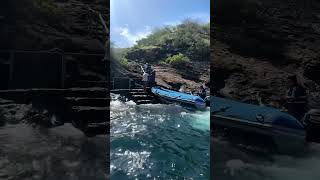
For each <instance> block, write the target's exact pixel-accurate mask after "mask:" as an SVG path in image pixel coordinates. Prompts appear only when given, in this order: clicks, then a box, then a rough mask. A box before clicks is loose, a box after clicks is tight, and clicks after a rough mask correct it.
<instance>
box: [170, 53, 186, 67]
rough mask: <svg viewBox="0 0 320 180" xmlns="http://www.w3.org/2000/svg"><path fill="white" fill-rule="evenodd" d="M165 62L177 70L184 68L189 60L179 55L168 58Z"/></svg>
mask: <svg viewBox="0 0 320 180" xmlns="http://www.w3.org/2000/svg"><path fill="white" fill-rule="evenodd" d="M165 62H166V63H168V64H170V65H171V66H172V67H176V68H178V67H184V66H186V65H187V64H189V63H190V59H189V58H188V57H187V56H185V55H183V54H181V53H179V54H176V55H173V56H171V57H168V58H167V59H166V61H165Z"/></svg>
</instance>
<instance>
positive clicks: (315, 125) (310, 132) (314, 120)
mask: <svg viewBox="0 0 320 180" xmlns="http://www.w3.org/2000/svg"><path fill="white" fill-rule="evenodd" d="M303 122H304V125H305V128H306V140H307V141H308V142H316V143H320V109H311V110H310V111H309V112H307V113H306V115H305V117H304V121H303Z"/></svg>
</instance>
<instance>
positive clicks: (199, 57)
mask: <svg viewBox="0 0 320 180" xmlns="http://www.w3.org/2000/svg"><path fill="white" fill-rule="evenodd" d="M119 51H121V52H119ZM112 56H114V57H113V58H112V59H116V60H117V61H118V62H120V63H121V64H123V65H125V66H126V65H128V64H130V62H135V63H145V62H148V63H151V64H160V65H170V66H172V67H175V68H178V67H180V66H185V65H187V64H188V63H190V62H192V61H209V59H210V24H209V23H206V24H200V23H198V22H196V21H192V20H185V21H183V22H182V23H181V24H179V25H177V26H166V27H163V28H158V29H155V30H154V31H153V33H152V34H150V35H149V36H147V37H146V38H143V39H141V40H139V41H137V44H136V45H134V46H133V47H132V48H127V49H122V50H121V49H116V50H114V54H113V55H112Z"/></svg>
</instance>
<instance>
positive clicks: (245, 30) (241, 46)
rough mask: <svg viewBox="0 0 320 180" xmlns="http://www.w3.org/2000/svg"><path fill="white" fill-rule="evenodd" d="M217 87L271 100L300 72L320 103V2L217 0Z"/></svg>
mask: <svg viewBox="0 0 320 180" xmlns="http://www.w3.org/2000/svg"><path fill="white" fill-rule="evenodd" d="M214 5H215V7H214V16H213V20H212V26H211V44H212V46H211V47H212V58H211V63H212V70H211V82H212V85H213V87H214V88H215V89H216V91H217V92H219V93H220V94H221V95H223V96H227V97H231V98H234V99H238V100H243V101H248V102H255V101H256V100H257V98H258V99H259V98H261V99H262V101H263V103H265V104H269V103H270V102H271V101H272V100H273V99H277V98H279V97H282V96H283V95H284V94H285V92H286V88H287V77H288V76H289V75H292V74H296V75H297V77H298V79H299V82H300V83H301V84H302V85H303V86H305V87H306V88H307V90H308V93H309V100H310V106H311V107H315V106H318V105H319V102H318V99H319V90H320V83H319V77H320V76H319V75H320V53H319V52H320V46H319V45H320V2H319V1H315V0H306V1H289V0H280V1H275V0H270V1H269V0H268V1H267V0H261V1H256V0H254V1H249V0H240V1H233V0H225V1H224V2H222V1H220V2H217V3H215V4H214Z"/></svg>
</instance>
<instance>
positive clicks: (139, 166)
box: [110, 95, 210, 180]
mask: <svg viewBox="0 0 320 180" xmlns="http://www.w3.org/2000/svg"><path fill="white" fill-rule="evenodd" d="M209 114H210V112H209V110H207V111H204V112H200V111H199V112H190V111H188V110H186V109H184V108H182V107H180V106H177V105H161V104H156V105H135V104H134V103H133V102H121V101H118V100H117V97H116V96H114V95H113V100H112V101H111V129H110V137H111V138H110V140H111V151H110V171H111V176H110V177H111V179H112V180H122V179H123V180H126V179H183V178H185V179H197V180H201V179H206V180H207V179H209V178H210V176H209V174H210V119H209V118H210V116H209Z"/></svg>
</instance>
